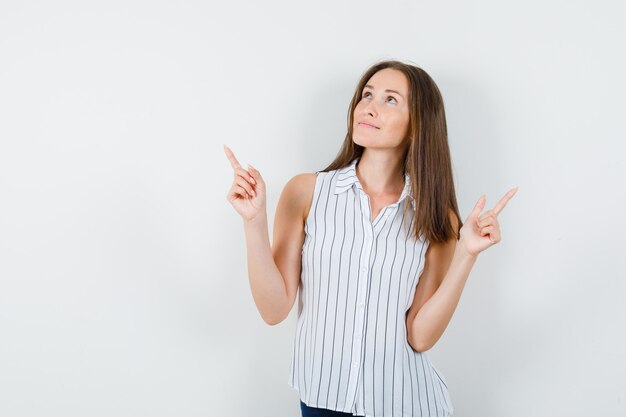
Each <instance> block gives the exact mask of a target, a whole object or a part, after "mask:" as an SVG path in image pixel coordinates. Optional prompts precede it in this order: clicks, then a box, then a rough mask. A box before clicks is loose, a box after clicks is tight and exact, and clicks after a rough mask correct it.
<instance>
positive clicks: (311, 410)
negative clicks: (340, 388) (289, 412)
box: [300, 401, 353, 417]
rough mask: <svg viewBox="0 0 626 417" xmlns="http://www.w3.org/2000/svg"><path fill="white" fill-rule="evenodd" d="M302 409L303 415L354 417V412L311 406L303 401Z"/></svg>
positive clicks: (314, 416)
mask: <svg viewBox="0 0 626 417" xmlns="http://www.w3.org/2000/svg"><path fill="white" fill-rule="evenodd" d="M300 410H302V417H348V416H349V417H353V415H352V413H342V412H341V411H335V410H328V409H326V408H315V407H309V406H308V405H306V404H305V403H303V402H302V401H300Z"/></svg>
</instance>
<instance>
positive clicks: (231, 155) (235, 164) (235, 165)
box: [224, 145, 241, 169]
mask: <svg viewBox="0 0 626 417" xmlns="http://www.w3.org/2000/svg"><path fill="white" fill-rule="evenodd" d="M224 152H226V157H228V160H229V161H230V165H231V166H232V167H233V168H234V169H237V168H241V164H240V163H239V161H238V160H237V158H235V154H234V153H233V151H231V150H230V148H229V147H228V146H226V145H224Z"/></svg>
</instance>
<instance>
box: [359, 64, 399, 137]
mask: <svg viewBox="0 0 626 417" xmlns="http://www.w3.org/2000/svg"><path fill="white" fill-rule="evenodd" d="M408 92H409V82H408V80H407V78H406V76H405V75H404V74H403V73H402V72H400V71H398V70H396V69H393V68H385V69H382V70H380V71H378V72H377V73H376V74H374V75H373V76H372V77H371V78H370V79H369V80H368V82H367V84H366V85H365V87H364V88H363V91H362V92H361V100H360V101H359V102H358V104H357V105H356V107H355V109H354V115H353V116H354V117H353V124H352V140H353V141H354V143H356V144H357V145H361V146H363V147H366V148H396V147H400V146H402V144H403V143H404V139H405V138H406V134H407V130H408V127H409V104H408V101H407V100H408Z"/></svg>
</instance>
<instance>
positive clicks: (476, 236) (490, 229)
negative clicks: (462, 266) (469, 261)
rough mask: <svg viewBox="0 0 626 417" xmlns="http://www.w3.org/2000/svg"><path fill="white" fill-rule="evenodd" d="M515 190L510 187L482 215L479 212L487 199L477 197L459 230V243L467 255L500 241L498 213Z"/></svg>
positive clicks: (477, 252)
mask: <svg viewBox="0 0 626 417" xmlns="http://www.w3.org/2000/svg"><path fill="white" fill-rule="evenodd" d="M516 192H517V187H515V188H511V189H510V190H509V191H508V192H507V193H506V194H505V195H504V197H502V198H501V199H500V201H498V204H496V206H495V207H494V208H493V209H491V210H488V211H486V212H485V213H484V214H482V215H481V214H480V212H481V211H482V209H483V208H484V207H485V202H486V201H487V199H486V198H485V196H484V195H483V196H481V197H480V198H479V199H478V202H477V203H476V205H475V206H474V210H472V212H471V213H470V215H469V216H468V217H467V220H465V223H463V227H461V230H460V235H461V237H460V239H459V243H460V244H461V245H462V246H463V247H464V248H465V250H466V251H467V253H468V254H469V255H472V256H476V255H478V254H479V253H480V252H482V251H484V250H485V249H487V248H488V247H490V246H492V245H495V244H496V243H498V242H500V224H499V223H498V214H500V212H501V211H502V209H503V208H504V206H506V203H508V202H509V200H510V199H511V198H512V197H513V196H514V195H515V193H516Z"/></svg>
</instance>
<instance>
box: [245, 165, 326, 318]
mask: <svg viewBox="0 0 626 417" xmlns="http://www.w3.org/2000/svg"><path fill="white" fill-rule="evenodd" d="M254 174H255V173H254V172H253V173H252V175H253V177H254ZM255 179H256V177H255ZM314 187H315V174H299V175H296V176H295V177H293V178H292V179H291V180H290V181H289V182H287V184H286V185H285V188H284V189H283V192H282V193H281V196H280V199H279V202H278V206H277V208H276V215H275V220H274V237H273V245H272V246H270V242H269V233H268V229H269V228H268V223H267V211H266V210H265V208H263V209H262V210H261V211H260V212H259V214H258V215H257V216H255V217H254V218H252V219H250V220H244V230H245V235H246V244H247V253H248V276H249V280H250V288H251V290H252V296H253V298H254V302H255V303H256V306H257V309H258V310H259V313H260V314H261V317H262V318H263V320H264V321H265V322H266V323H267V324H270V325H275V324H278V323H280V322H282V321H283V320H284V319H285V318H286V317H287V316H288V315H289V312H290V311H291V308H292V307H293V304H294V302H295V299H296V295H297V293H298V286H299V283H300V273H301V261H302V259H301V256H302V245H303V243H304V222H305V220H306V219H305V217H306V214H307V213H308V210H309V207H310V202H311V199H312V194H313V188H314Z"/></svg>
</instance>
